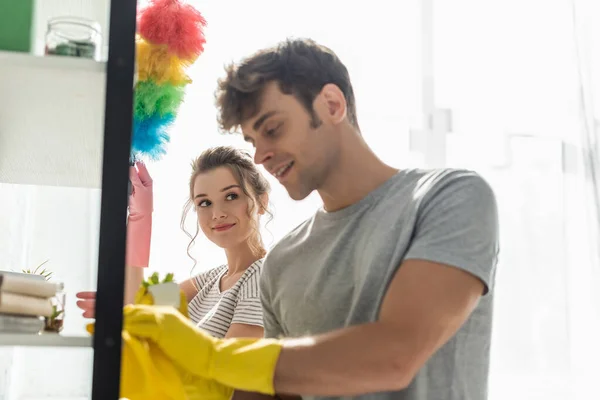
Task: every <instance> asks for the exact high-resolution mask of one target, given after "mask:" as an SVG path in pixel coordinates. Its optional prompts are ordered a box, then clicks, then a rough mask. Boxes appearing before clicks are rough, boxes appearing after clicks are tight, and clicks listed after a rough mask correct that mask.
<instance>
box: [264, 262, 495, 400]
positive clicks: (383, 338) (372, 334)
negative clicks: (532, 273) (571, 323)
mask: <svg viewBox="0 0 600 400" xmlns="http://www.w3.org/2000/svg"><path fill="white" fill-rule="evenodd" d="M483 290H484V284H483V283H482V282H481V281H480V280H479V279H478V278H476V277H475V276H473V275H471V274H469V273H467V272H464V271H462V270H459V269H457V268H454V267H448V266H445V265H441V264H437V263H433V262H429V261H421V260H408V261H406V262H405V263H404V264H403V265H402V266H401V267H400V269H399V270H398V272H397V273H396V276H395V277H394V279H393V280H392V282H391V285H390V287H389V290H388V292H387V294H386V296H385V298H384V301H383V304H382V308H381V314H380V319H379V320H378V321H377V322H375V323H371V324H366V325H359V326H355V327H351V328H345V329H341V330H338V331H335V332H331V333H327V334H324V335H320V336H316V337H313V338H307V339H299V340H289V341H286V342H285V344H284V348H283V350H282V352H281V355H280V358H279V362H278V364H277V368H276V371H275V380H274V384H275V390H276V391H277V392H278V393H279V392H281V393H302V394H311V395H320V396H354V395H360V394H364V393H370V392H379V391H388V390H401V389H404V388H405V387H406V386H408V385H409V384H410V382H411V381H412V379H413V377H414V376H415V374H416V373H417V372H418V370H419V369H420V368H421V367H422V366H423V364H424V363H425V362H426V361H427V360H428V359H429V358H430V357H431V356H432V355H433V354H434V353H435V352H436V351H437V349H439V348H440V347H441V346H442V345H443V344H444V343H446V342H447V341H448V340H449V339H450V338H451V337H452V336H453V335H454V334H455V333H456V331H457V330H458V329H459V328H460V326H461V325H462V324H463V323H464V322H465V320H466V319H467V318H468V317H469V315H470V314H471V312H472V311H473V309H474V308H475V307H476V305H477V302H478V300H479V298H480V296H481V294H482V293H483Z"/></svg>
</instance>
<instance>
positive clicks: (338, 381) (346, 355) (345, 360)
mask: <svg viewBox="0 0 600 400" xmlns="http://www.w3.org/2000/svg"><path fill="white" fill-rule="evenodd" d="M399 335H401V334H400V333H399V332H398V331H397V330H394V329H392V328H391V327H387V326H386V325H384V324H382V323H381V322H377V323H371V324H365V325H359V326H355V327H351V328H345V329H342V330H338V331H334V332H331V333H327V334H324V335H319V336H315V337H313V338H307V339H298V340H288V341H286V342H285V345H284V348H283V350H282V352H281V355H280V357H279V361H278V363H277V368H276V370H275V379H274V384H275V391H276V392H277V393H295V394H301V395H317V396H355V395H360V394H365V393H372V392H380V391H389V390H400V389H403V388H405V387H406V386H407V385H408V384H409V383H410V381H411V380H412V377H413V375H414V373H415V371H413V369H414V365H416V364H417V363H418V360H411V358H414V356H413V355H411V354H410V352H409V351H408V347H409V346H410V343H406V342H405V343H402V340H401V338H400V337H399ZM400 343H402V345H400Z"/></svg>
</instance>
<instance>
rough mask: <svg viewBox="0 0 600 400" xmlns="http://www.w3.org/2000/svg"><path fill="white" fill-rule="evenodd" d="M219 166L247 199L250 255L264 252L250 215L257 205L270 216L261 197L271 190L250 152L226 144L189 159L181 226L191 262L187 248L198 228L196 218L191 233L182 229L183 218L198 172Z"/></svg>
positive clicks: (256, 226) (255, 223)
mask: <svg viewBox="0 0 600 400" xmlns="http://www.w3.org/2000/svg"><path fill="white" fill-rule="evenodd" d="M219 167H226V168H229V170H230V171H231V173H232V174H233V176H234V177H235V179H236V181H237V182H238V184H239V185H240V188H241V189H242V191H243V192H244V194H245V195H246V196H248V198H249V199H250V205H249V207H248V216H249V217H250V223H251V226H252V229H253V230H254V232H253V234H252V236H251V237H250V241H249V245H250V249H251V250H252V252H253V253H254V255H256V256H258V257H261V258H262V257H264V256H265V254H266V253H267V252H266V250H265V247H264V244H263V241H262V236H261V234H260V227H259V225H258V221H257V219H256V218H254V217H253V216H254V211H255V210H256V209H257V208H258V211H264V212H265V213H266V214H268V215H269V217H270V218H272V214H271V212H270V211H269V210H268V209H267V204H264V203H263V200H262V199H263V198H264V197H265V196H264V195H268V194H269V192H270V191H271V186H270V185H269V182H268V181H267V180H266V179H265V177H264V176H263V175H262V174H261V173H260V171H259V170H258V168H257V167H256V165H255V164H254V162H253V160H252V156H250V154H248V153H246V152H245V151H242V150H239V149H236V148H235V147H230V146H218V147H212V148H209V149H207V150H205V151H204V152H202V154H200V156H199V157H198V158H196V159H195V160H194V161H193V162H192V174H191V176H190V183H189V185H190V195H189V198H188V199H187V201H186V203H185V205H184V208H183V215H182V217H181V229H183V231H184V232H185V233H186V235H188V237H189V238H190V239H191V241H190V243H189V244H188V247H187V253H188V256H190V258H192V259H193V260H194V264H195V263H196V260H195V259H194V257H192V255H191V254H190V249H191V247H192V246H193V245H194V241H195V240H196V237H197V236H198V233H199V231H200V226H199V223H198V221H197V220H196V232H195V233H194V234H193V235H192V234H190V233H189V232H188V231H187V230H186V229H185V220H186V217H187V215H188V213H189V211H190V210H191V209H192V208H193V205H194V182H195V180H196V177H197V176H198V175H199V174H202V173H205V172H209V171H212V170H214V169H217V168H219Z"/></svg>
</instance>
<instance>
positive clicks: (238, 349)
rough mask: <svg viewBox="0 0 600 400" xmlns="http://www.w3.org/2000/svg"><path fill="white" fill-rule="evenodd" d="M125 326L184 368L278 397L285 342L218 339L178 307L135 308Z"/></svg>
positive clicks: (128, 310)
mask: <svg viewBox="0 0 600 400" xmlns="http://www.w3.org/2000/svg"><path fill="white" fill-rule="evenodd" d="M123 323H124V327H125V329H126V330H127V331H128V332H130V333H131V334H132V335H135V336H136V337H140V338H147V339H149V340H151V341H152V342H154V343H156V344H157V345H158V347H159V348H160V349H161V350H162V351H163V352H164V353H165V354H166V355H167V357H169V358H170V359H172V360H173V361H174V362H175V363H177V364H178V365H179V366H181V368H183V369H184V370H186V371H188V372H189V373H191V374H193V375H196V376H198V377H202V378H206V379H214V380H215V381H217V382H220V383H222V384H223V385H226V386H228V387H232V388H235V389H239V390H245V391H248V392H258V393H264V394H269V395H273V394H275V390H274V388H273V376H274V374H275V366H276V364H277V360H278V359H279V354H280V352H281V343H280V342H279V341H278V340H273V339H238V338H235V339H217V338H214V337H212V336H210V335H209V334H207V333H205V332H204V331H203V330H202V329H200V328H198V327H196V326H195V325H194V324H193V323H191V322H190V321H189V320H188V319H187V318H185V317H184V316H183V315H181V313H179V312H177V310H175V309H174V308H173V307H161V306H147V305H129V306H126V307H125V313H124V320H123Z"/></svg>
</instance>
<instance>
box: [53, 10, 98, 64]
mask: <svg viewBox="0 0 600 400" xmlns="http://www.w3.org/2000/svg"><path fill="white" fill-rule="evenodd" d="M101 48H102V33H101V29H100V24H98V23H97V22H95V21H92V20H89V19H85V18H80V17H55V18H51V19H50V20H48V30H47V31H46V47H45V54H46V55H58V56H71V57H83V58H91V59H93V60H96V61H100V51H101Z"/></svg>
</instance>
